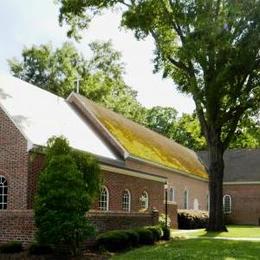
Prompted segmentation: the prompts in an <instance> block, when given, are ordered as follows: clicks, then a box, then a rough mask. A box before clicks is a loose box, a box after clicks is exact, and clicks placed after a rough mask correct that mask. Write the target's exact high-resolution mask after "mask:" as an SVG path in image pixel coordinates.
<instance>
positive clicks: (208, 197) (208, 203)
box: [206, 193, 210, 212]
mask: <svg viewBox="0 0 260 260" xmlns="http://www.w3.org/2000/svg"><path fill="white" fill-rule="evenodd" d="M206 200H207V201H206V202H207V205H206V209H207V211H208V212H209V210H210V196H209V193H207V197H206Z"/></svg>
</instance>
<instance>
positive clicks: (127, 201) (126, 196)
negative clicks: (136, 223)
mask: <svg viewBox="0 0 260 260" xmlns="http://www.w3.org/2000/svg"><path fill="white" fill-rule="evenodd" d="M130 208H131V194H130V191H129V190H124V192H123V197H122V209H123V211H127V212H130Z"/></svg>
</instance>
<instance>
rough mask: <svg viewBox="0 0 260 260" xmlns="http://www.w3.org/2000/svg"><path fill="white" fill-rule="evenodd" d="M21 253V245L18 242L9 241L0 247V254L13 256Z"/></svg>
mask: <svg viewBox="0 0 260 260" xmlns="http://www.w3.org/2000/svg"><path fill="white" fill-rule="evenodd" d="M22 251H23V245H22V242H20V241H11V242H8V243H6V244H4V245H1V246H0V253H3V254H15V253H20V252H22Z"/></svg>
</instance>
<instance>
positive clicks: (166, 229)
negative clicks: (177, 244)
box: [162, 226, 171, 240]
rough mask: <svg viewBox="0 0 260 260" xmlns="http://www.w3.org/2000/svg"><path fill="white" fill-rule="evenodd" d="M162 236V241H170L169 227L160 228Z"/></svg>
mask: <svg viewBox="0 0 260 260" xmlns="http://www.w3.org/2000/svg"><path fill="white" fill-rule="evenodd" d="M162 231H163V235H162V240H170V238H171V230H170V228H169V227H165V226H164V227H162Z"/></svg>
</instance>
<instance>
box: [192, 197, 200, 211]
mask: <svg viewBox="0 0 260 260" xmlns="http://www.w3.org/2000/svg"><path fill="white" fill-rule="evenodd" d="M195 201H196V203H197V204H198V208H196V209H195ZM193 209H194V210H199V209H200V203H199V200H198V199H197V198H195V199H194V200H193Z"/></svg>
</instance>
